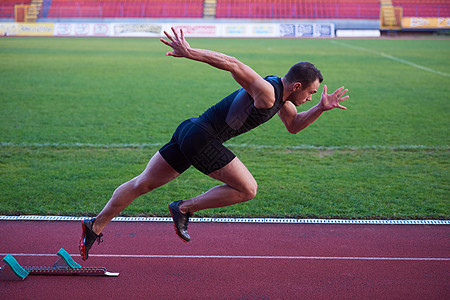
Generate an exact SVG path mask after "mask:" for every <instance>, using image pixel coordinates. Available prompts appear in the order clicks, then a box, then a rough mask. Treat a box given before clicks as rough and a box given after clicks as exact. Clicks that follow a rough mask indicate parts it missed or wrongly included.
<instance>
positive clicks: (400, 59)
mask: <svg viewBox="0 0 450 300" xmlns="http://www.w3.org/2000/svg"><path fill="white" fill-rule="evenodd" d="M331 42H332V43H333V44H337V45H341V46H345V47H347V48H352V49H355V50H360V51H366V52H370V53H373V54H376V55H380V56H382V57H385V58H388V59H391V60H393V61H396V62H400V63H403V64H406V65H409V66H411V67H414V68H417V69H420V70H424V71H427V72H431V73H434V74H438V75H441V76H446V77H450V74H448V73H445V72H441V71H437V70H433V69H431V68H427V67H424V66H421V65H418V64H415V63H413V62H410V61H407V60H405V59H402V58H398V57H395V56H392V55H389V54H386V53H384V52H378V51H375V50H373V49H368V48H363V47H358V46H354V45H350V44H347V43H344V42H341V41H339V42H338V41H331Z"/></svg>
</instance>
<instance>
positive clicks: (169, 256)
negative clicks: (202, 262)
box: [0, 253, 450, 261]
mask: <svg viewBox="0 0 450 300" xmlns="http://www.w3.org/2000/svg"><path fill="white" fill-rule="evenodd" d="M7 254H10V255H12V256H25V257H54V256H56V255H55V254H42V253H41V254H40V253H0V256H6V255H7ZM70 256H74V257H75V256H78V254H70ZM89 256H90V257H104V258H148V259H154V258H166V259H261V260H283V259H284V260H381V261H450V258H447V257H377V256H272V255H170V254H155V255H152V254H148V255H145V254H140V255H133V254H90V255H89Z"/></svg>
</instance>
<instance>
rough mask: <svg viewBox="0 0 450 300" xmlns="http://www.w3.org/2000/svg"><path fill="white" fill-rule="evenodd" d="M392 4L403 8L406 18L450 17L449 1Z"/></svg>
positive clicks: (403, 0) (396, 1)
mask: <svg viewBox="0 0 450 300" xmlns="http://www.w3.org/2000/svg"><path fill="white" fill-rule="evenodd" d="M392 4H393V5H394V6H401V7H402V8H403V16H404V17H434V18H436V17H440V18H448V17H450V1H449V0H427V1H423V0H392Z"/></svg>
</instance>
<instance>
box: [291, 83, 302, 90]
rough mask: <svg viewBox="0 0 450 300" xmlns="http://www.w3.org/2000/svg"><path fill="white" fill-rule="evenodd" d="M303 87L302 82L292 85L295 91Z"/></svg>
mask: <svg viewBox="0 0 450 300" xmlns="http://www.w3.org/2000/svg"><path fill="white" fill-rule="evenodd" d="M301 88H302V84H301V83H300V82H296V83H294V85H293V86H292V90H293V91H294V92H295V91H296V90H300V89H301Z"/></svg>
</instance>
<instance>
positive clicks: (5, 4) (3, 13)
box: [0, 0, 31, 19]
mask: <svg viewBox="0 0 450 300" xmlns="http://www.w3.org/2000/svg"><path fill="white" fill-rule="evenodd" d="M30 3H31V0H22V1H17V0H2V1H1V2H0V18H4V19H8V18H14V6H15V5H18V4H30Z"/></svg>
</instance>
